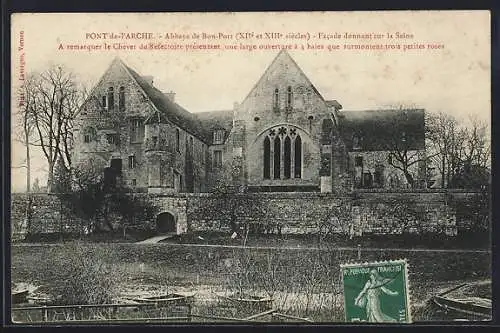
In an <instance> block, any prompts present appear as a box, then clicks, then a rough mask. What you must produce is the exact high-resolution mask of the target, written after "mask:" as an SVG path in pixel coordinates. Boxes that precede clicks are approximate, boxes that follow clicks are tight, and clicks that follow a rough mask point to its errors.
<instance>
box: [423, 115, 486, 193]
mask: <svg viewBox="0 0 500 333" xmlns="http://www.w3.org/2000/svg"><path fill="white" fill-rule="evenodd" d="M427 141H428V144H427V146H428V151H430V152H431V155H430V156H431V157H432V158H431V161H432V163H433V165H434V166H435V167H436V168H437V169H438V171H439V174H440V178H441V184H440V185H441V187H442V188H445V187H449V186H462V185H463V184H462V185H459V183H461V182H458V183H457V179H458V178H462V177H463V176H464V173H470V172H471V170H472V169H475V170H476V171H480V170H487V169H489V164H490V161H491V146H490V140H489V136H488V125H487V124H486V123H485V122H484V121H480V120H478V119H477V117H475V116H470V117H469V124H464V123H460V122H459V121H458V120H457V119H456V118H454V117H453V116H451V115H449V114H445V113H442V112H440V113H435V114H430V115H429V117H428V120H427ZM452 183H454V184H452Z"/></svg>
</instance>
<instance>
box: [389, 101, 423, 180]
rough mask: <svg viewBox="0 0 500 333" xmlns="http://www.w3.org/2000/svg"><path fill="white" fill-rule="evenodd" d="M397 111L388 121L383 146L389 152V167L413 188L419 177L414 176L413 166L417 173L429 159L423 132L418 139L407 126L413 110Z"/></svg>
mask: <svg viewBox="0 0 500 333" xmlns="http://www.w3.org/2000/svg"><path fill="white" fill-rule="evenodd" d="M398 110H399V113H398V114H397V116H396V117H393V118H392V119H391V120H390V126H388V127H387V128H386V130H387V131H388V133H385V140H384V146H385V149H386V150H387V151H388V152H389V160H388V163H389V165H391V166H392V167H393V168H395V169H398V170H400V171H401V172H402V173H403V175H404V177H405V178H406V181H407V183H408V184H409V185H410V187H412V188H414V187H417V186H418V185H419V184H418V183H417V179H416V178H417V177H419V175H416V174H415V166H417V167H418V169H417V170H418V171H417V172H420V168H421V165H424V166H425V164H426V163H427V160H428V159H429V156H427V155H426V154H425V151H424V147H425V131H423V133H421V134H422V137H420V136H419V133H412V132H411V126H407V125H408V124H409V120H408V117H409V116H410V113H411V112H415V109H409V108H408V107H404V106H399V107H398ZM406 127H408V129H406ZM422 143H423V146H424V147H422Z"/></svg>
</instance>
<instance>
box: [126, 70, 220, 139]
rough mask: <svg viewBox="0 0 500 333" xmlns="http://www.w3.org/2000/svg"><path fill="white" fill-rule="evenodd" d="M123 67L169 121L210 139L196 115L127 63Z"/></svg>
mask: <svg viewBox="0 0 500 333" xmlns="http://www.w3.org/2000/svg"><path fill="white" fill-rule="evenodd" d="M124 65H125V64H124ZM125 67H126V68H127V70H128V71H129V72H130V74H131V75H132V77H133V78H134V80H136V81H137V83H138V84H139V85H140V86H141V88H142V89H143V90H144V92H145V93H146V95H147V97H149V99H150V100H151V102H153V104H154V105H155V106H156V108H157V109H158V110H159V111H160V112H162V113H163V114H164V115H166V117H167V119H168V120H169V121H171V122H172V123H174V124H175V125H177V126H179V127H180V128H182V129H184V130H186V131H187V132H189V133H191V134H192V135H194V136H196V137H197V138H198V139H201V140H203V141H205V142H209V141H210V140H211V133H209V132H208V131H207V130H206V128H205V127H204V126H203V124H202V122H201V121H200V119H198V117H196V116H195V115H194V114H192V113H190V112H189V111H187V110H186V109H184V108H183V107H182V106H180V105H179V104H177V103H174V102H172V101H171V100H170V99H168V97H166V96H165V95H164V93H163V92H161V91H160V90H158V89H157V88H156V87H154V86H152V85H151V84H149V83H148V82H147V81H146V80H145V79H144V78H143V77H142V76H140V75H139V74H138V73H137V72H136V71H134V70H133V69H132V68H130V67H128V66H127V65H125Z"/></svg>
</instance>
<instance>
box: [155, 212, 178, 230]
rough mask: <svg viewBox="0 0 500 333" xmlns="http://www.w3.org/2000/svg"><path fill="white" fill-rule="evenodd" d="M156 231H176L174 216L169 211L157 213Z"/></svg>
mask: <svg viewBox="0 0 500 333" xmlns="http://www.w3.org/2000/svg"><path fill="white" fill-rule="evenodd" d="M156 231H158V232H159V233H167V232H176V231H177V228H176V225H175V217H174V216H173V215H172V214H170V213H169V212H165V213H161V214H158V216H157V217H156Z"/></svg>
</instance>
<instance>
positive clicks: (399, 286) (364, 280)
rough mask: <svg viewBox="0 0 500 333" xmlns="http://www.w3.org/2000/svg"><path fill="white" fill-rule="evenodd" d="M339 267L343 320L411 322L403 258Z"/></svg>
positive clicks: (405, 266)
mask: <svg viewBox="0 0 500 333" xmlns="http://www.w3.org/2000/svg"><path fill="white" fill-rule="evenodd" d="M340 267H341V271H342V284H343V287H344V311H345V320H346V321H347V322H375V323H391V322H392V323H411V314H410V302H409V300H410V297H409V291H408V269H407V262H406V260H394V261H381V262H371V263H362V264H344V265H341V266H340Z"/></svg>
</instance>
